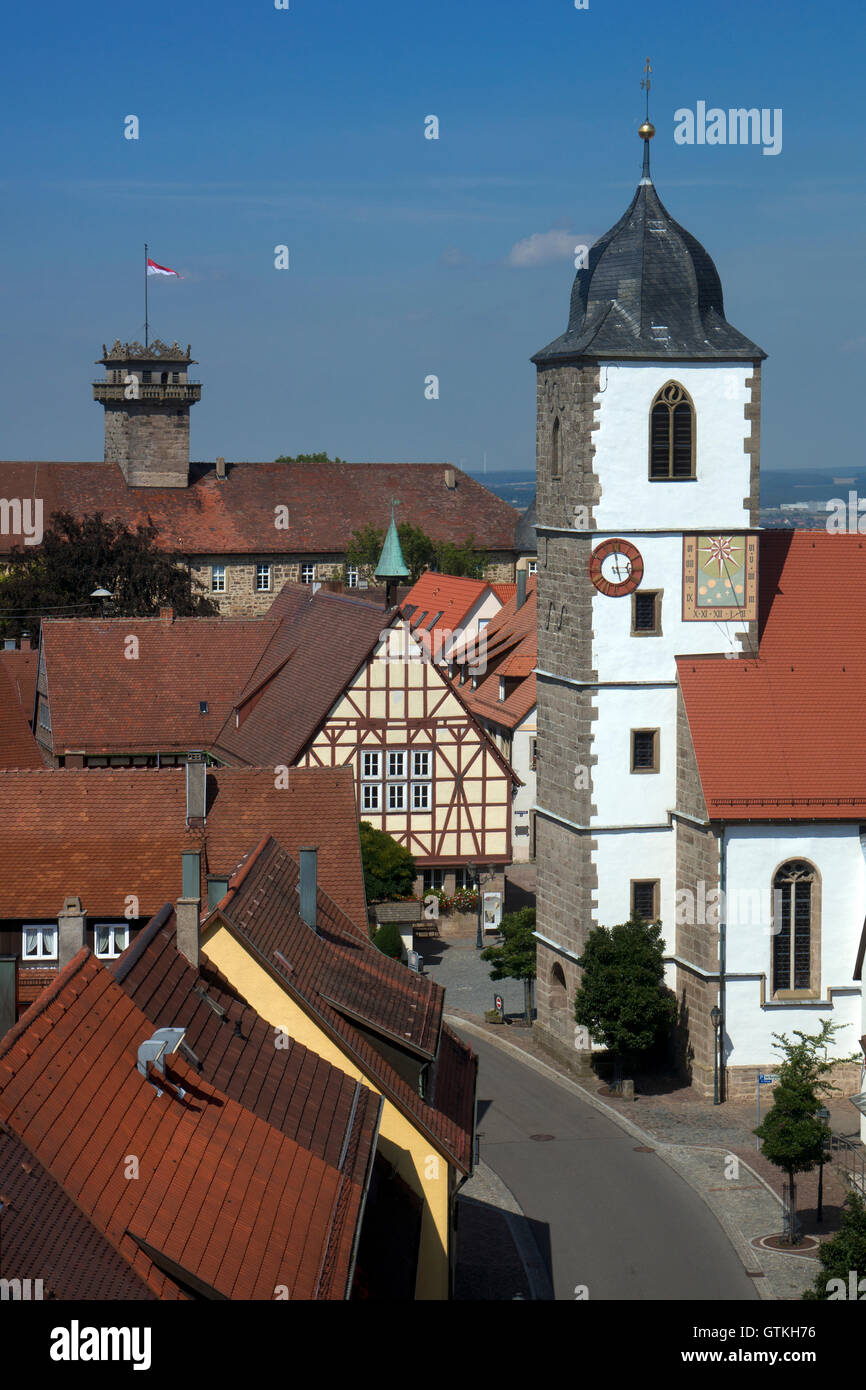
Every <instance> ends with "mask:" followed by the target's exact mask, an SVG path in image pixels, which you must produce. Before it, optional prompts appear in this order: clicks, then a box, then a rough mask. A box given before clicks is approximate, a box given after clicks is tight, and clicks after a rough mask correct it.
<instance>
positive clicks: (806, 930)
mask: <svg viewBox="0 0 866 1390" xmlns="http://www.w3.org/2000/svg"><path fill="white" fill-rule="evenodd" d="M818 897H819V885H818V872H817V870H816V868H815V866H814V865H813V864H810V863H808V862H807V861H806V860H805V859H790V860H788V862H787V863H786V864H783V865H782V867H781V868H780V869H778V870H777V871H776V874H775V876H774V878H773V947H772V950H773V961H772V966H773V993H774V994H778V993H779V992H783V993H788V992H792V991H807V992H809V993H812V992H814V990H815V989H816V988H817V980H815V979H814V978H813V976H814V973H815V971H816V968H817V966H816V963H815V962H814V956H815V952H816V947H817V920H818V908H819V902H818Z"/></svg>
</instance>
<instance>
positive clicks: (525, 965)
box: [481, 907, 535, 1023]
mask: <svg viewBox="0 0 866 1390" xmlns="http://www.w3.org/2000/svg"><path fill="white" fill-rule="evenodd" d="M500 931H501V933H502V936H503V938H504V939H503V942H502V944H501V946H487V947H485V949H484V950H483V951H482V952H481V959H482V960H486V961H489V962H490V964H491V965H492V966H493V969H492V970H491V972H490V978H491V980H522V981H523V1014H524V1017H525V1019H526V1022H527V1023H531V1022H532V981H533V980H534V979H535V937H534V936H533V934H532V933H533V932H534V931H535V908H534V907H522V908H521V909H520V911H519V912H506V914H505V916H504V917H503V918H502V925H501V927H500Z"/></svg>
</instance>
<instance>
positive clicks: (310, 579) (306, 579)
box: [301, 565, 316, 584]
mask: <svg viewBox="0 0 866 1390" xmlns="http://www.w3.org/2000/svg"><path fill="white" fill-rule="evenodd" d="M315 581H316V566H315V565H301V583H302V584H314V583H315Z"/></svg>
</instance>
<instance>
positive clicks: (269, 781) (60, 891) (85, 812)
mask: <svg viewBox="0 0 866 1390" xmlns="http://www.w3.org/2000/svg"><path fill="white" fill-rule="evenodd" d="M275 782H276V778H275V776H274V771H273V769H272V768H251V769H246V768H211V769H210V770H209V771H208V774H207V803H208V804H207V810H208V814H207V824H206V825H205V827H204V828H203V830H188V829H187V826H186V776H185V770H184V769H182V768H179V769H177V770H174V769H167V768H166V769H162V770H160V771H156V770H155V769H142V770H139V771H130V770H126V769H104V770H103V769H99V770H90V771H86V770H85V771H76V772H71V771H62V770H61V771H54V772H51V771H47V770H43V771H42V772H0V805H2V807H3V816H2V819H0V858H2V860H3V864H4V871H3V873H2V874H0V919H2V918H6V919H12V920H16V919H17V920H23V919H25V918H28V919H32V920H35V921H40V920H43V919H45V918H49V919H50V918H53V917H56V915H57V913H58V912H59V910H60V908H61V907H62V905H63V899H64V898H65V897H68V896H70V895H73V894H74V895H77V896H79V897H80V898H81V901H82V904H83V906H84V909H85V911H86V912H87V913H88V914H89V915H90V917H91V918H93V917H97V916H104V917H106V918H122V917H123V916H124V913H125V909H126V906H127V901H126V900H127V896H128V895H129V894H134V895H135V896H136V897H137V898H138V900H139V915H140V916H141V917H143V918H147V917H150V916H151V915H152V914H153V913H155V912H158V911H159V909H160V908H161V907H162V906H163V904H164V903H165V902H166V901H173V900H174V899H175V898H176V897H177V896H178V895H179V893H180V886H181V884H180V878H181V874H180V870H181V863H180V856H181V854H182V853H184V852H185V851H190V850H198V849H199V848H202V850H203V853H202V874H203V875H204V874H206V873H211V874H214V875H217V876H220V877H228V876H229V875H230V874H231V873H233V872H234V870H235V869H236V868H237V866H238V864H239V863H240V862H241V860H242V859H243V858H244V857H245V855H247V854H248V853H249V848H250V845H251V844H254V843H256V841H257V840H258V839H260V838H261V836H262V835H265V834H269V833H271V832H273V833H274V834H277V835H279V836H280V838H281V840H282V842H283V843H284V844H286V845H288V846H289V848H290V849H297V848H298V847H299V846H301V845H307V844H309V843H310V842H311V841H312V842H313V843H316V844H318V848H319V858H318V873H319V881H320V883H321V884H322V887H323V888H324V889H325V890H326V891H327V892H328V894H329V895H330V896H331V897H332V898H333V899H334V901H335V903H336V904H337V905H338V906H339V907H340V908H341V909H342V910H343V911H344V912H345V913H346V914H347V916H348V917H349V918H350V919H351V921H352V922H353V923H357V924H358V929H359V931H361V932H363V933H364V935H366V926H367V903H366V896H365V893H364V877H363V869H362V867H361V848H360V839H359V832H358V814H357V807H356V802H355V784H354V778H353V775H352V770H351V768H292V769H291V771H290V773H289V776H288V786H287V787H283V786H282V785H280V786H279V787H278V786H276V785H275ZM34 865H38V872H34V868H33V866H34ZM206 892H207V890H206V885H204V884H203V894H204V898H205V901H206Z"/></svg>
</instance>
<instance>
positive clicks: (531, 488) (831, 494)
mask: <svg viewBox="0 0 866 1390" xmlns="http://www.w3.org/2000/svg"><path fill="white" fill-rule="evenodd" d="M470 476H472V477H473V478H475V479H477V481H478V482H479V483H483V485H484V486H485V487H486V488H489V489H490V491H491V492H494V493H495V494H496V496H497V497H501V498H502V499H503V501H505V502H510V503H511V505H512V506H513V507H517V508H518V509H519V510H520V511H523V510H525V508H526V507H527V506H528V505H529V503H530V502H531V501H532V498H533V496H534V494H535V469H534V468H533V469H526V470H525V471H521V470H519V469H514V470H513V471H511V472H507V471H505V470H499V471H496V470H492V469H491V470H489V471H488V472H487V473H472V474H471V475H470ZM850 492H856V493H857V495H858V497H866V470H862V469H861V470H859V471H858V470H855V469H852V470H849V471H847V472H846V471H845V470H843V469H839V468H838V467H837V468H833V467H830V468H814V469H813V468H810V469H800V468H798V469H794V468H767V469H763V468H762V469H761V525H762V526H767V527H777V526H786V527H796V528H809V529H814V528H815V527H823V526H824V525H825V523H826V520H827V516H828V507H827V504H828V502H830V501H831V500H832V499H834V498H837V499H838V498H841V499H842V500H843V501H844V502H845V503H846V504H847V501H848V494H849V493H850Z"/></svg>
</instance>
